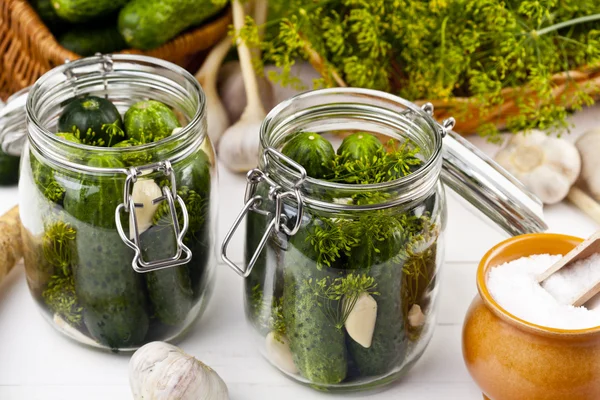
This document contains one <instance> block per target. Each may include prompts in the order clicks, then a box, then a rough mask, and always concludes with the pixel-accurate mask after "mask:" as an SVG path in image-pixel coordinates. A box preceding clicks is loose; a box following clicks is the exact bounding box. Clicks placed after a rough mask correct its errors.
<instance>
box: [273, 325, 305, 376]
mask: <svg viewBox="0 0 600 400" xmlns="http://www.w3.org/2000/svg"><path fill="white" fill-rule="evenodd" d="M266 349H267V357H268V358H269V360H271V362H272V363H273V364H275V365H276V366H277V367H278V368H280V369H282V370H284V371H285V372H287V373H289V374H297V373H298V368H296V365H295V364H294V359H293V356H292V351H291V350H290V341H289V340H288V338H287V337H285V336H283V335H277V334H276V333H275V332H269V334H268V335H267V338H266Z"/></svg>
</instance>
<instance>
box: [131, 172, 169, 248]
mask: <svg viewBox="0 0 600 400" xmlns="http://www.w3.org/2000/svg"><path fill="white" fill-rule="evenodd" d="M161 196H162V191H161V190H160V187H159V186H158V185H157V184H156V182H154V180H152V179H140V180H138V181H136V182H135V183H134V184H133V189H132V190H131V197H132V200H133V202H134V203H135V204H141V205H142V207H136V208H135V216H136V219H137V228H138V233H139V234H140V235H141V234H142V232H144V231H146V230H147V229H148V228H150V227H151V226H152V217H153V216H154V214H155V213H156V209H157V208H158V206H159V204H152V200H154V199H157V198H159V197H161ZM133 236H134V234H133V227H132V226H130V227H129V237H130V238H133Z"/></svg>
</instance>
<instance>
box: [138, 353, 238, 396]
mask: <svg viewBox="0 0 600 400" xmlns="http://www.w3.org/2000/svg"><path fill="white" fill-rule="evenodd" d="M129 384H130V386H131V392H132V393H133V398H134V400H228V399H229V394H228V391H227V386H226V385H225V382H223V380H222V379H221V377H220V376H219V375H218V374H217V373H216V372H215V371H213V370H212V369H211V368H210V367H208V366H207V365H205V364H203V363H202V362H200V361H198V360H197V359H195V358H194V357H192V356H190V355H188V354H185V353H184V352H182V351H181V350H180V349H179V348H178V347H175V346H173V345H170V344H168V343H164V342H151V343H148V344H147V345H145V346H142V347H141V348H140V349H138V350H137V351H136V352H135V353H134V354H133V356H132V357H131V360H130V362H129Z"/></svg>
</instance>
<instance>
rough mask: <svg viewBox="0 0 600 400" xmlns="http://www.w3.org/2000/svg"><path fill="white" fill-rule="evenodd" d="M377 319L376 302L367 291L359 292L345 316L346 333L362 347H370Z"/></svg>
mask: <svg viewBox="0 0 600 400" xmlns="http://www.w3.org/2000/svg"><path fill="white" fill-rule="evenodd" d="M376 321H377V302H376V301H375V299H374V298H373V296H371V295H370V294H368V293H361V294H360V296H359V297H358V299H357V300H356V303H355V304H354V307H353V308H352V311H350V313H349V314H348V318H346V323H345V324H344V326H345V327H346V331H347V332H348V335H349V336H350V337H351V338H352V339H353V340H354V341H355V342H356V343H358V344H360V345H361V346H362V347H365V348H367V349H368V348H369V347H371V342H372V341H373V332H374V331H375V322H376Z"/></svg>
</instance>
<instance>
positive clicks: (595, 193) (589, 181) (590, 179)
mask: <svg viewBox="0 0 600 400" xmlns="http://www.w3.org/2000/svg"><path fill="white" fill-rule="evenodd" d="M575 146H577V149H578V150H579V154H580V155H581V176H580V180H581V183H582V185H583V187H584V188H586V189H587V190H588V191H589V193H590V194H591V195H592V197H593V198H595V199H596V200H598V201H600V156H599V155H598V152H599V151H600V128H596V129H592V130H590V131H588V132H586V133H584V134H583V135H582V136H581V137H580V138H579V139H578V140H577V142H576V143H575Z"/></svg>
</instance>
